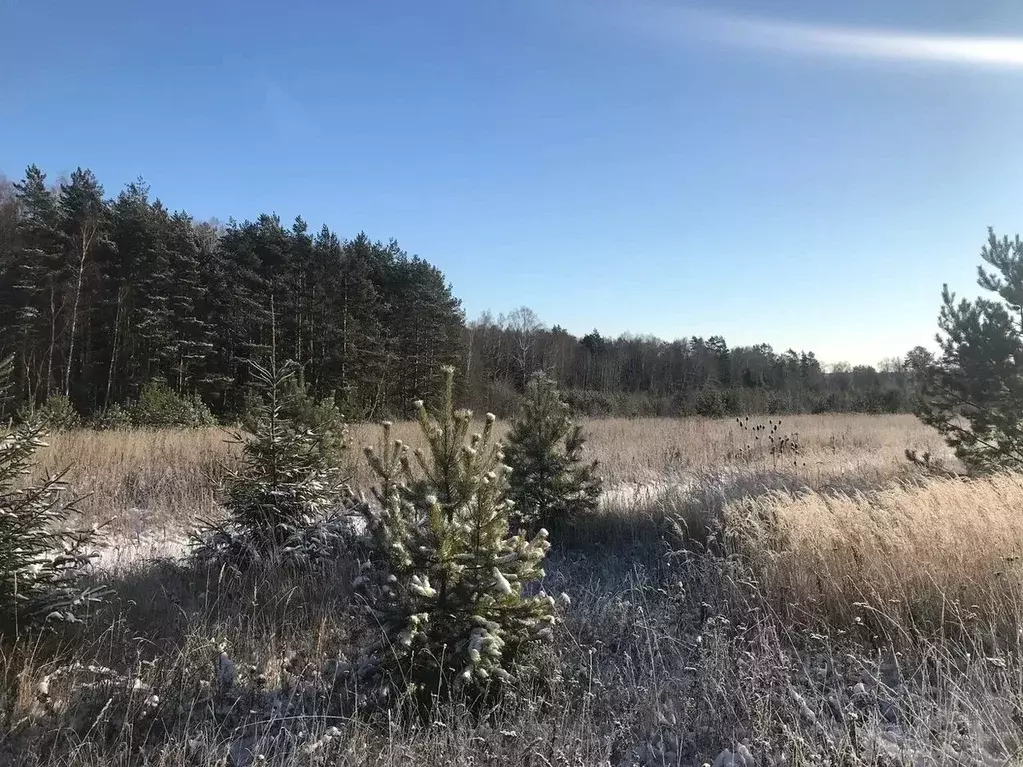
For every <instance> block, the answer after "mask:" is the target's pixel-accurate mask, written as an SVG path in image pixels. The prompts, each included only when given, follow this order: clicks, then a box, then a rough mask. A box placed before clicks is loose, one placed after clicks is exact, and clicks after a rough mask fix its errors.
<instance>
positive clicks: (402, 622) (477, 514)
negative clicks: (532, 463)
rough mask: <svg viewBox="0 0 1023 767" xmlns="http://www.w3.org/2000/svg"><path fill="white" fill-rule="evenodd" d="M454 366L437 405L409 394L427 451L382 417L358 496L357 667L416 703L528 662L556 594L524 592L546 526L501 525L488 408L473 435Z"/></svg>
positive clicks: (421, 706)
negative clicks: (364, 630) (366, 555)
mask: <svg viewBox="0 0 1023 767" xmlns="http://www.w3.org/2000/svg"><path fill="white" fill-rule="evenodd" d="M453 377H454V370H453V369H452V368H450V367H447V368H444V382H445V384H444V399H443V401H442V404H441V407H440V409H439V412H437V413H436V414H431V413H430V412H428V411H427V409H426V407H425V406H424V405H423V403H422V402H417V403H415V404H416V409H417V412H418V417H419V425H420V428H421V429H422V431H423V434H424V436H425V438H426V444H427V448H426V449H425V450H416V451H414V452H413V453H411V455H410V453H409V451H408V448H407V447H406V445H404V444H403V443H402V442H401V441H400V440H394V441H392V439H391V430H390V424H388V423H385V424H384V432H383V441H382V446H381V448H380V449H379V450H377V451H374V450H373V449H372V448H367V449H366V453H367V456H368V459H369V463H370V466H371V467H372V469H373V471H374V473H375V474H376V476H377V477H378V479H379V486H378V487H376V488H375V489H374V491H373V501H371V502H367V503H364V504H363V513H364V515H365V519H366V524H367V533H368V536H369V538H370V546H371V551H372V552H373V556H372V559H373V561H372V564H370V563H367V565H366V566H365V568H364V572H363V574H362V575H360V576H359V577H358V578H357V579H356V582H355V587H356V591H357V593H359V594H360V595H361V597H362V598H363V599H364V600H365V605H366V610H367V613H368V615H369V617H370V620H371V622H372V626H371V632H372V634H373V641H372V642H371V643H370V644H369V646H368V648H367V649H366V651H365V653H364V655H363V659H362V664H361V670H362V671H363V672H365V671H367V670H369V671H370V672H372V673H373V674H375V675H377V676H376V678H377V680H378V682H380V684H379V686H378V687H377V689H378V690H379V691H380V692H381V693H382V694H383V695H385V696H390V695H391V694H392V693H397V694H398V697H399V698H400V699H401V700H404V701H407V700H412V701H414V702H415V704H416V705H417V707H418V710H419V711H420V713H423V714H425V713H427V712H428V711H429V710H430V707H431V706H432V704H433V701H435V700H438V699H440V698H450V696H452V695H454V694H456V693H458V694H461V695H464V696H466V697H467V698H468V699H470V700H472V699H479V698H480V697H481V696H486V695H487V693H490V694H496V693H497V692H499V691H501V690H502V689H504V687H503V686H504V685H506V684H507V683H509V682H511V681H512V680H513V679H514V678H516V677H518V676H519V675H521V674H523V673H525V672H527V671H528V670H530V669H532V668H534V667H533V666H532V665H531V664H530V658H529V652H528V650H529V649H530V648H531V646H534V645H536V644H538V643H542V642H545V641H549V640H550V639H551V638H552V626H553V624H554V622H555V614H554V606H555V602H554V600H553V598H551V597H550V596H548V595H546V594H545V593H543V592H542V591H541V590H539V589H538V588H535V587H534V588H532V589H530V590H531V591H532V592H533V593H532V595H530V594H528V593H527V589H529V587H530V585H531V584H533V583H535V582H537V581H539V580H541V579H542V578H543V577H544V571H543V569H542V567H541V566H542V563H543V560H544V557H545V556H546V554H547V550H548V548H549V543H548V541H547V532H546V531H545V530H540V531H539V533H538V534H537V535H535V536H534V537H533V538H531V539H527V538H525V537H523V536H520V535H512V534H511V533H510V532H509V515H510V513H511V508H512V507H511V504H510V503H509V502H508V500H507V499H506V497H505V493H506V490H507V467H506V466H505V465H504V464H503V462H502V458H503V456H502V452H501V447H500V445H499V444H497V443H496V442H495V440H494V435H493V431H494V416H492V415H488V416H487V418H486V422H485V424H484V426H483V429H482V431H481V432H480V433H477V434H473V435H471V436H470V429H471V426H472V414H471V413H470V412H469V411H467V410H459V411H456V410H455V409H454V405H453V401H452V399H453V395H452V390H453ZM406 695H407V696H410V697H408V698H406V697H405V696H406Z"/></svg>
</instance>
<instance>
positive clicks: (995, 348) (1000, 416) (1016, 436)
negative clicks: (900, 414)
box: [918, 230, 1023, 471]
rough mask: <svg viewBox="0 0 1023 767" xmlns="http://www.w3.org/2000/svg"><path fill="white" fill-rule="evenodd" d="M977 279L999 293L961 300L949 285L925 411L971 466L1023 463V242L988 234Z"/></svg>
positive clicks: (925, 389) (922, 412)
mask: <svg viewBox="0 0 1023 767" xmlns="http://www.w3.org/2000/svg"><path fill="white" fill-rule="evenodd" d="M981 258H982V259H983V260H984V261H985V262H987V263H988V264H989V265H990V266H991V267H993V268H994V271H988V270H986V269H985V268H984V267H983V266H981V267H978V284H979V285H980V287H982V288H984V289H985V290H988V291H990V292H992V293H994V294H995V297H993V298H978V299H976V300H975V301H967V300H965V299H963V300H961V301H959V302H958V303H956V300H955V299H956V297H955V294H954V293H952V292H951V291H949V289H948V286H947V285H946V286H945V287H944V289H943V291H942V307H941V313H940V315H939V318H938V326H939V328H940V330H941V332H940V333H939V334H938V336H937V340H938V343H939V344H940V346H941V350H942V354H941V357H940V358H939V359H938V360H937V362H936V363H935V364H934V365H931V366H930V367H929V369H928V370H927V371H926V372H925V374H924V376H923V378H924V380H923V385H922V390H923V391H922V404H921V405H920V408H919V410H918V415H919V416H920V418H921V419H922V420H923V421H924V422H925V423H927V424H929V425H931V426H933V427H934V428H936V429H937V430H938V431H939V432H941V433H942V434H943V435H944V436H945V439H946V441H947V442H948V444H949V445H950V446H951V447H952V448H953V449H954V450H955V453H956V456H957V457H958V458H959V459H960V460H961V461H962V462H963V463H964V464H965V465H966V466H967V467H968V468H970V469H972V470H980V471H982V470H990V469H997V468H1018V467H1019V466H1020V465H1021V464H1023V241H1021V240H1020V238H1019V236H1017V237H1016V238H1015V239H1014V240H1009V238H1008V237H1003V238H1002V239H999V238H998V237H996V236H995V234H994V232H993V231H991V230H989V231H988V242H987V244H986V245H985V246H984V247H983V249H982V250H981Z"/></svg>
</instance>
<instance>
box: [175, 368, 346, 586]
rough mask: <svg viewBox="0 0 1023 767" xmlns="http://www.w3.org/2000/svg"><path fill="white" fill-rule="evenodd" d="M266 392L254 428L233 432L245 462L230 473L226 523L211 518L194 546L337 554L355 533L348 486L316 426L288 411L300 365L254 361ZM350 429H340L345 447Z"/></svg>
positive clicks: (229, 559) (267, 554) (281, 558)
mask: <svg viewBox="0 0 1023 767" xmlns="http://www.w3.org/2000/svg"><path fill="white" fill-rule="evenodd" d="M252 370H253V374H254V377H255V380H256V383H257V386H258V387H259V388H260V389H262V393H263V394H264V395H265V396H264V397H263V398H262V399H261V400H260V403H259V404H258V405H257V406H256V408H255V411H254V412H253V415H252V420H251V429H252V432H253V433H252V435H251V437H249V438H245V437H243V436H242V435H240V434H236V435H235V440H236V441H237V442H238V443H240V444H241V445H242V457H241V467H240V468H239V469H238V470H235V471H232V472H230V473H229V474H228V477H227V480H226V497H225V500H224V506H225V507H226V510H227V512H228V515H229V519H228V521H227V523H226V524H215V523H206V526H205V528H204V529H203V530H201V531H199V533H197V535H196V536H195V540H194V543H195V550H194V554H195V556H196V557H197V559H198V560H199V561H200V562H203V563H205V564H213V565H217V564H233V565H237V566H239V567H243V566H250V565H253V564H257V563H262V564H266V565H281V564H285V565H293V566H300V567H301V566H308V565H311V564H315V563H316V562H319V561H321V560H323V559H329V558H333V557H335V556H336V555H337V554H338V553H339V551H340V549H341V548H343V547H344V545H345V544H346V542H347V540H348V539H349V538H350V533H351V530H350V524H349V520H348V514H347V513H346V512H348V511H350V506H351V503H350V501H351V497H352V496H351V491H350V489H349V487H348V485H347V484H346V481H347V476H346V475H345V472H344V471H343V470H342V469H341V468H339V466H337V465H336V464H334V463H332V462H330V461H328V460H327V457H326V456H325V454H324V451H323V450H322V440H321V438H320V435H319V434H317V433H316V432H315V431H313V430H311V429H309V428H306V427H304V426H301V425H297V424H295V423H294V422H293V421H292V420H290V419H288V418H285V417H284V415H283V413H282V410H283V407H284V402H283V397H284V394H285V393H286V392H288V391H290V382H291V379H292V377H293V376H294V374H295V366H294V365H293V364H290V363H286V364H284V365H281V366H278V365H277V363H276V360H272V361H271V363H270V366H269V367H264V366H262V365H260V364H258V363H255V362H253V363H252ZM345 439H347V432H341V433H339V434H338V435H337V436H336V441H335V443H334V446H335V448H336V449H337V450H338V451H340V450H341V449H342V448H343V446H344V440H345Z"/></svg>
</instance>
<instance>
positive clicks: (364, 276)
mask: <svg viewBox="0 0 1023 767" xmlns="http://www.w3.org/2000/svg"><path fill="white" fill-rule="evenodd" d="M274 333H276V338H274V337H273V336H274ZM274 340H276V344H277V349H278V353H279V354H280V355H281V356H282V357H283V358H288V359H293V360H295V361H296V362H297V363H298V364H299V365H300V366H301V378H302V381H303V383H304V384H305V385H307V386H308V387H309V390H310V392H311V393H312V394H314V395H316V396H327V395H333V396H334V398H335V400H336V401H337V403H338V404H339V405H340V406H341V408H342V411H343V412H345V414H346V416H347V417H349V418H350V419H358V418H365V417H381V416H383V415H386V414H392V415H409V414H411V405H410V403H411V402H412V401H414V400H416V399H419V398H423V397H429V396H430V394H431V393H432V392H435V391H437V390H438V385H439V381H438V380H437V376H438V371H439V370H440V369H441V368H442V366H444V365H447V364H452V365H455V366H456V367H457V368H458V369H459V370H461V371H462V375H461V376H460V379H459V380H460V381H461V384H460V386H461V387H462V388H463V391H462V399H463V401H466V402H467V403H468V404H470V405H471V406H473V407H476V408H478V409H480V410H491V411H494V412H496V413H497V414H498V415H502V416H504V415H510V414H511V413H512V412H513V410H514V408H515V406H516V404H517V401H518V398H519V397H520V396H521V392H522V391H523V389H524V387H525V384H526V381H527V380H528V378H529V376H530V374H531V373H533V372H534V371H535V370H538V369H544V370H546V371H547V372H548V373H549V374H550V375H551V376H552V377H553V379H554V380H555V381H556V382H557V384H558V386H559V387H560V388H561V389H562V390H563V393H564V396H565V398H566V399H567V401H568V402H569V403H570V404H571V405H572V406H573V409H574V410H575V411H576V412H579V413H584V414H593V415H598V414H612V413H614V414H632V415H640V414H645V415H654V414H659V415H677V414H704V415H728V414H739V413H746V412H791V411H826V410H828V411H830V410H866V411H875V412H892V411H897V410H904V409H907V408H909V407H910V406H911V404H912V400H913V392H914V381H913V378H914V377H913V374H912V365H909V366H907V365H905V364H903V363H901V362H898V361H893V362H892V364H890V365H888V366H887V367H886V368H885V369H884V370H882V371H878V370H876V369H874V368H872V367H857V368H851V369H846V368H840V369H838V370H834V371H828V372H825V371H824V370H823V369H822V367H821V365H820V363H819V362H818V361H817V360H816V358H815V357H814V355H813V354H812V353H797V352H795V351H788V352H785V353H776V352H775V351H774V350H772V349H771V348H770V347H768V346H765V345H761V346H755V347H742V348H732V349H730V348H729V347H728V345H727V344H726V343H725V341H724V339H723V338H720V337H712V338H709V339H702V338H690V339H681V340H677V341H674V342H670V343H669V342H663V341H660V340H658V339H654V338H640V337H624V336H623V337H619V338H607V337H604V336H601V335H600V334H599V333H598V332H596V331H594V332H592V333H590V334H588V335H586V336H584V337H582V338H578V337H576V336H573V335H571V334H570V333H568V332H566V331H564V330H563V329H561V328H559V327H554V328H548V327H545V326H543V325H542V324H541V323H540V322H539V320H538V319H537V318H536V316H535V315H534V314H533V313H532V312H530V311H529V310H525V309H523V310H518V311H515V312H513V313H512V314H511V315H509V316H508V317H501V318H497V319H495V318H493V317H491V316H490V315H484V316H483V317H481V318H480V319H478V320H475V321H472V322H468V323H467V322H466V320H465V317H464V314H463V311H462V309H461V305H460V302H459V300H458V299H457V298H455V296H454V295H453V294H452V289H451V286H450V285H449V284H448V282H447V281H446V279H445V277H444V275H443V274H442V273H441V272H440V271H439V270H438V269H437V268H436V267H434V266H433V265H431V264H430V263H428V262H426V261H424V260H423V259H421V258H418V257H416V256H411V255H409V254H408V253H406V252H405V251H404V250H402V249H401V248H400V247H399V245H398V244H397V243H396V242H394V241H393V240H392V241H390V242H388V243H386V244H385V243H382V242H379V241H374V240H371V239H370V238H369V237H367V236H366V235H365V234H358V235H357V236H355V237H354V238H352V239H344V238H342V237H341V236H339V235H338V234H336V233H335V232H332V231H331V230H330V229H329V228H327V227H326V226H324V227H323V228H322V229H320V230H319V231H315V232H313V231H310V229H309V227H308V225H307V224H306V222H305V221H304V220H302V219H301V218H298V219H296V220H295V221H294V222H292V223H290V224H287V223H285V222H282V221H281V220H280V218H279V217H277V216H276V215H272V214H264V215H260V216H258V217H257V218H256V219H255V220H253V221H244V222H240V223H239V222H235V221H231V222H229V223H228V224H227V225H219V224H217V223H216V222H207V221H197V220H195V219H193V218H192V217H191V216H189V215H188V214H187V213H184V212H180V211H172V210H169V209H168V208H167V207H166V206H165V205H163V204H162V203H161V202H160V200H159V199H158V198H156V197H155V196H154V195H153V194H152V192H151V191H150V189H149V187H148V186H147V185H146V184H145V183H144V182H143V181H141V180H140V181H137V182H134V183H131V184H128V185H127V186H126V187H125V188H124V189H122V190H121V191H119V192H118V193H117V194H116V195H113V196H110V195H108V194H107V193H106V192H105V191H104V188H103V186H102V185H101V184H100V182H99V180H98V179H97V178H96V177H95V175H94V174H93V173H92V172H91V171H89V170H83V169H78V170H76V171H75V172H74V173H72V174H71V175H70V177H68V178H66V179H61V180H60V181H58V182H56V183H54V182H52V181H51V180H49V179H47V177H46V175H45V174H44V173H43V171H42V170H41V169H39V168H38V167H36V166H31V167H29V168H28V169H27V170H26V171H25V172H24V175H23V177H22V178H21V179H20V180H18V181H15V182H13V183H0V357H3V356H6V355H12V356H13V359H14V381H13V386H12V390H11V395H10V398H9V401H8V403H7V407H8V410H13V409H14V408H17V407H21V408H23V409H24V408H26V407H27V408H29V409H31V408H34V407H38V406H40V405H42V404H43V403H44V402H46V401H47V400H48V399H49V398H51V397H54V396H55V395H62V396H66V397H68V398H70V400H71V402H72V403H73V404H74V407H75V408H76V409H77V410H78V411H79V412H80V413H81V414H82V415H84V416H86V417H94V416H96V415H97V414H99V413H101V412H102V411H104V410H108V409H109V408H111V407H113V406H117V405H124V404H125V403H129V402H132V401H134V400H136V399H137V398H138V397H139V396H140V393H141V392H142V391H143V389H144V388H145V387H146V386H147V384H152V383H153V382H158V383H160V384H161V385H163V386H166V387H168V388H169V389H171V390H172V391H174V392H177V393H179V394H182V395H187V396H198V397H200V398H201V399H202V400H203V401H204V402H205V403H206V404H207V405H208V406H209V407H210V408H211V410H212V411H213V412H214V413H215V414H216V415H218V416H220V417H222V418H231V417H237V416H239V415H240V414H241V413H242V411H243V409H244V402H245V391H246V389H247V386H248V383H249V381H248V379H249V376H250V370H251V368H250V366H249V361H250V360H252V359H260V358H261V356H262V355H264V354H265V352H266V351H267V349H268V348H269V347H270V346H271V344H272V342H273V341H274Z"/></svg>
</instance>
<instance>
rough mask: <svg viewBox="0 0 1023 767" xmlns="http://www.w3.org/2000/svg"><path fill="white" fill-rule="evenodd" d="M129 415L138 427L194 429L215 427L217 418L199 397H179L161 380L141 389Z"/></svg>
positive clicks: (195, 395) (151, 382) (179, 395)
mask: <svg viewBox="0 0 1023 767" xmlns="http://www.w3.org/2000/svg"><path fill="white" fill-rule="evenodd" d="M129 412H130V413H131V421H132V423H133V424H134V425H135V426H140V427H154V428H168V427H178V428H191V429H195V428H201V427H204V426H216V425H217V419H216V418H214V417H213V414H212V413H211V412H210V409H209V408H208V407H207V406H206V404H205V403H204V402H203V401H202V399H201V398H200V397H199V395H197V394H193V395H191V396H188V397H186V396H183V395H181V394H178V393H177V392H175V391H174V390H173V389H171V388H170V387H169V386H167V384H165V383H163V382H162V381H150V382H149V383H147V384H146V385H145V386H143V387H142V392H141V393H140V394H139V398H138V400H137V401H135V402H133V403H132V404H131V405H130V407H129Z"/></svg>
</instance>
